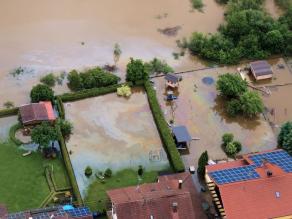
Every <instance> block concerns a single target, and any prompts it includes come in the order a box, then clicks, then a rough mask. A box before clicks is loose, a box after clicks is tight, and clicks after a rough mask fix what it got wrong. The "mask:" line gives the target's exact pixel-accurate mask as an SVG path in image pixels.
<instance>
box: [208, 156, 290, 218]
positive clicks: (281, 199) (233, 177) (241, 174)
mask: <svg viewBox="0 0 292 219" xmlns="http://www.w3.org/2000/svg"><path fill="white" fill-rule="evenodd" d="M205 178H206V182H207V185H208V187H209V190H210V192H211V195H212V198H213V201H214V202H215V204H216V205H217V207H218V210H219V212H220V214H221V216H222V218H227V219H238V218H244V219H267V218H283V219H284V218H285V219H288V218H292V189H291V185H292V157H291V156H290V155H289V154H288V153H287V152H285V151H284V150H273V151H266V152H261V153H253V154H247V155H244V156H243V158H242V159H239V160H236V161H231V162H227V163H219V164H214V165H208V166H206V177H205Z"/></svg>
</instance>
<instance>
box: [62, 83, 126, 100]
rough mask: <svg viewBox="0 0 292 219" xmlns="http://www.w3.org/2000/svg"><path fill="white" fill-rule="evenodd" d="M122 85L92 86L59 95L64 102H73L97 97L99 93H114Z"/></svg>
mask: <svg viewBox="0 0 292 219" xmlns="http://www.w3.org/2000/svg"><path fill="white" fill-rule="evenodd" d="M120 86H121V85H118V84H116V85H112V86H108V87H100V88H92V89H86V90H81V91H77V92H72V93H65V94H62V95H60V96H58V97H59V98H60V99H61V100H62V101H63V102H71V101H76V100H82V99H85V98H89V97H96V96H99V95H104V94H108V93H114V92H116V90H117V88H118V87H120Z"/></svg>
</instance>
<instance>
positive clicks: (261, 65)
mask: <svg viewBox="0 0 292 219" xmlns="http://www.w3.org/2000/svg"><path fill="white" fill-rule="evenodd" d="M250 70H251V73H252V74H253V76H254V78H255V79H256V80H257V81H258V80H264V79H269V78H272V77H273V70H272V67H271V65H270V64H269V63H268V62H267V61H264V60H261V61H255V62H251V63H250Z"/></svg>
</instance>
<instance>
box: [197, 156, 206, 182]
mask: <svg viewBox="0 0 292 219" xmlns="http://www.w3.org/2000/svg"><path fill="white" fill-rule="evenodd" d="M208 160H209V156H208V152H207V151H205V152H203V153H202V154H201V156H200V158H199V161H198V169H197V172H198V176H200V177H204V175H205V171H206V169H205V167H206V165H207V164H208Z"/></svg>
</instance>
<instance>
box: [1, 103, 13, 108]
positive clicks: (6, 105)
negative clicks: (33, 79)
mask: <svg viewBox="0 0 292 219" xmlns="http://www.w3.org/2000/svg"><path fill="white" fill-rule="evenodd" d="M3 106H4V107H5V108H6V109H11V108H13V107H14V103H13V102H12V101H6V102H5V103H4V104H3Z"/></svg>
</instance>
